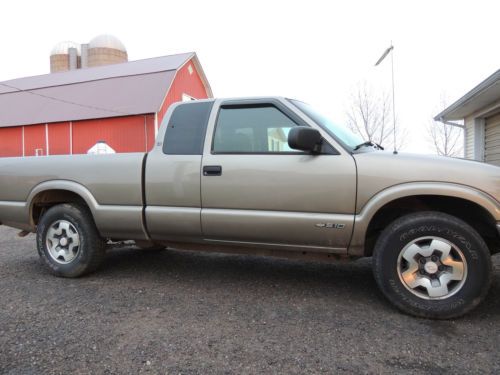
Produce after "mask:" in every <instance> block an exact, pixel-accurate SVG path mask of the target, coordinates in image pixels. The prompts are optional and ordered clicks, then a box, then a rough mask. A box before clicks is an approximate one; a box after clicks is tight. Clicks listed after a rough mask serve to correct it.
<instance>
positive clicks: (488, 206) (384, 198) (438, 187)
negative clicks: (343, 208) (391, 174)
mask: <svg viewBox="0 0 500 375" xmlns="http://www.w3.org/2000/svg"><path fill="white" fill-rule="evenodd" d="M418 195H438V196H439V195H440V196H446V197H452V198H460V199H464V200H467V201H470V202H473V203H475V204H477V205H478V206H481V207H482V208H484V209H485V210H486V211H487V212H488V213H489V214H490V215H491V216H492V218H493V219H494V220H496V221H500V204H499V202H498V201H497V200H496V199H495V198H493V197H492V196H490V195H489V194H487V193H485V192H483V191H481V190H478V189H475V188H473V187H470V186H467V185H461V184H456V183H448V182H408V183H404V184H398V185H393V186H390V187H388V188H386V189H384V190H381V191H379V192H378V193H377V194H375V195H374V196H373V197H371V198H370V200H368V202H366V203H365V205H364V206H363V207H362V208H361V211H360V212H359V213H358V214H356V215H355V218H354V231H353V235H352V239H351V243H350V246H349V254H352V255H363V254H364V245H365V236H366V231H367V229H368V225H369V224H370V222H371V220H372V219H373V217H374V216H375V214H376V213H377V212H378V211H379V210H380V209H381V208H382V207H384V206H385V205H386V204H388V203H390V202H392V201H394V200H397V199H400V198H407V197H411V196H418Z"/></svg>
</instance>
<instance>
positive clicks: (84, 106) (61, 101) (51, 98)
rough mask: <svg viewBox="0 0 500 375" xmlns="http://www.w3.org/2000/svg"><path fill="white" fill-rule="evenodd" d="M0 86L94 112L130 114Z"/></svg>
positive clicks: (13, 87) (17, 88)
mask: <svg viewBox="0 0 500 375" xmlns="http://www.w3.org/2000/svg"><path fill="white" fill-rule="evenodd" d="M0 86H4V87H8V88H10V89H13V90H16V92H24V93H26V94H31V95H35V96H40V97H42V98H46V99H50V100H54V101H56V102H60V103H65V104H72V105H76V106H79V107H83V108H88V109H94V110H99V111H105V112H112V113H116V114H119V115H125V116H128V115H131V113H127V112H121V111H117V110H114V109H108V108H102V107H96V106H93V105H87V104H81V103H77V102H73V101H71V100H65V99H60V98H56V97H54V96H50V95H44V94H40V93H37V92H33V91H32V90H23V89H20V88H19V87H15V86H12V85H8V84H6V83H1V82H0Z"/></svg>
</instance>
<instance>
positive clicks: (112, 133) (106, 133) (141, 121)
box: [0, 114, 155, 157]
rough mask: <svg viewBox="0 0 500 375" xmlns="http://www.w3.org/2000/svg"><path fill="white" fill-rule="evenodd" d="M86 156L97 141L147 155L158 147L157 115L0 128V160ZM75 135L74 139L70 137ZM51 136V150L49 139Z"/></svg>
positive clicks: (118, 149)
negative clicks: (20, 157)
mask: <svg viewBox="0 0 500 375" xmlns="http://www.w3.org/2000/svg"><path fill="white" fill-rule="evenodd" d="M23 128H24V155H25V156H35V155H36V150H37V149H39V150H41V152H40V155H47V151H48V155H69V154H71V153H73V154H85V153H87V151H88V149H89V148H91V147H92V146H94V145H95V144H96V143H97V141H100V140H103V141H106V142H107V143H108V144H109V145H110V146H111V147H112V148H113V149H114V150H115V151H116V152H146V151H150V150H151V149H152V148H153V146H154V144H155V115H154V114H148V115H137V116H126V117H114V118H105V119H95V120H84V121H73V122H69V121H68V122H58V123H51V124H47V125H46V124H38V125H26V126H17V127H7V128H0V157H15V156H23ZM71 134H72V137H71ZM47 135H48V145H49V147H48V150H47V137H46V136H47Z"/></svg>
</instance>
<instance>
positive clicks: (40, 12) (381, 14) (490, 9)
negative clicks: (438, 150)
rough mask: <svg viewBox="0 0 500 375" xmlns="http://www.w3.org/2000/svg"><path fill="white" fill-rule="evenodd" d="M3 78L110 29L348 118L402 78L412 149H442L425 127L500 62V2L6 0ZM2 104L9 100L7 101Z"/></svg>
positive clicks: (399, 107)
mask: <svg viewBox="0 0 500 375" xmlns="http://www.w3.org/2000/svg"><path fill="white" fill-rule="evenodd" d="M0 14H1V21H0V35H1V36H0V41H1V46H2V50H1V52H0V81H4V80H8V79H13V78H19V77H26V76H31V75H38V74H46V73H48V72H49V54H50V51H51V49H52V47H53V46H54V45H55V44H56V43H57V42H59V41H63V40H73V41H75V42H79V43H85V42H88V41H89V40H90V39H92V38H93V37H94V36H96V35H98V34H103V33H109V34H113V35H115V36H117V37H118V38H119V39H120V40H121V41H122V42H123V43H124V44H125V46H126V47H127V51H128V55H129V60H138V59H143V58H149V57H156V56H164V55H169V54H174V53H182V52H188V51H195V52H196V53H197V54H198V57H199V58H200V61H201V64H202V66H203V68H204V71H205V73H206V75H207V77H208V80H209V81H210V84H211V86H212V89H213V92H214V95H215V96H216V97H236V96H259V95H281V96H286V97H291V98H297V99H301V100H303V101H305V102H308V103H310V104H312V105H314V106H317V107H319V108H321V109H323V111H325V112H328V113H329V114H330V115H331V117H332V118H333V119H334V120H335V121H336V122H338V123H345V121H346V111H347V109H348V107H349V105H350V96H351V93H352V92H353V91H354V90H355V88H356V87H357V86H358V85H359V83H361V82H366V83H367V84H368V85H370V86H372V87H373V88H374V90H375V92H380V93H383V92H389V93H390V88H391V70H390V68H391V65H390V60H389V59H387V60H385V61H384V62H383V63H382V64H381V65H379V66H378V67H374V64H375V62H376V61H377V59H378V58H379V57H380V55H381V54H382V52H383V51H384V50H385V49H386V48H387V47H388V46H389V45H390V43H391V41H392V44H393V45H394V51H393V52H394V56H393V57H394V75H395V103H396V105H395V108H396V113H397V119H398V124H400V126H402V127H405V128H406V129H407V132H408V139H407V142H406V146H405V148H404V150H405V151H409V152H419V153H433V152H434V149H433V148H432V145H431V143H430V141H429V139H428V136H427V131H426V127H427V126H428V124H429V122H430V120H431V118H432V117H433V116H434V115H436V114H437V113H438V112H440V110H441V109H442V108H441V107H440V103H441V98H442V97H443V96H444V97H446V98H447V100H448V102H449V103H450V104H451V103H452V102H453V101H455V100H457V99H459V98H460V97H461V96H463V95H464V94H465V93H466V92H467V91H469V90H470V89H472V88H473V87H474V86H476V85H477V84H479V83H480V82H481V81H482V80H484V79H485V78H486V77H488V76H489V75H491V74H492V73H494V72H495V71H496V70H497V69H499V68H500V48H499V44H500V43H499V42H500V29H499V26H498V14H500V1H498V0H497V1H480V0H475V1H447V0H441V1H438V0H434V1H426V0H420V1H385V0H384V1H356V0H350V1H319V0H307V1H294V0H288V1H277V0H274V1H273V0H266V1H261V0H252V1H237V0H233V1H222V0H220V1H219V0H211V1H203V0H202V1H198V0H190V1H171V0H169V1H149V0H141V1H126V0H122V1H109V0H108V1H103V0H101V1H94V0H86V1H78V2H73V1H51V0H45V1H23V0H17V1H3V2H1V5H0ZM0 110H1V109H0Z"/></svg>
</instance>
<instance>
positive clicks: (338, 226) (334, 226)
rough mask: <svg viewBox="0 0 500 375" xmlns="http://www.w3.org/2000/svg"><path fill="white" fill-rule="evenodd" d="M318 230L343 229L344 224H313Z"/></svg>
mask: <svg viewBox="0 0 500 375" xmlns="http://www.w3.org/2000/svg"><path fill="white" fill-rule="evenodd" d="M315 226H316V227H318V228H330V229H344V228H345V224H337V223H318V224H315Z"/></svg>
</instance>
